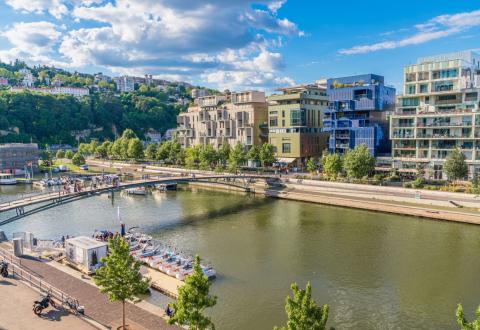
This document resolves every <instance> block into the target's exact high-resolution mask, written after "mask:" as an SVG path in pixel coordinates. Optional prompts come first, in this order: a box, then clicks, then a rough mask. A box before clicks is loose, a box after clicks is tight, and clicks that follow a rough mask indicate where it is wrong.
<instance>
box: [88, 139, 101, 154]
mask: <svg viewBox="0 0 480 330" xmlns="http://www.w3.org/2000/svg"><path fill="white" fill-rule="evenodd" d="M98 146H99V143H98V140H92V141H90V144H89V145H88V152H89V155H94V154H95V153H96V152H97V148H98Z"/></svg>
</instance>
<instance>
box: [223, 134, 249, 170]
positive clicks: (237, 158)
mask: <svg viewBox="0 0 480 330" xmlns="http://www.w3.org/2000/svg"><path fill="white" fill-rule="evenodd" d="M246 160H247V155H246V153H245V151H244V148H243V145H242V144H241V143H240V142H238V143H237V144H236V145H235V147H234V148H233V149H232V150H231V151H230V157H229V158H228V170H229V171H230V172H232V173H236V172H237V170H238V168H239V167H240V166H241V165H242V164H243V163H244V162H245V161H246Z"/></svg>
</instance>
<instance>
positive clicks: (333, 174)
mask: <svg viewBox="0 0 480 330" xmlns="http://www.w3.org/2000/svg"><path fill="white" fill-rule="evenodd" d="M322 164H323V172H324V173H325V174H326V175H327V177H329V178H332V179H336V178H337V177H338V174H340V172H341V171H342V167H343V162H342V157H340V155H339V154H329V153H327V154H325V155H324V156H323V157H322Z"/></svg>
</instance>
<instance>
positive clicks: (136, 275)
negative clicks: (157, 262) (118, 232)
mask: <svg viewBox="0 0 480 330" xmlns="http://www.w3.org/2000/svg"><path fill="white" fill-rule="evenodd" d="M109 251H110V253H109V255H108V256H107V257H104V258H102V262H103V263H104V266H103V267H101V268H100V269H98V270H97V272H96V274H95V277H94V278H93V279H94V281H95V284H96V285H98V286H99V287H100V291H101V292H102V293H106V294H107V295H108V299H109V300H110V301H112V302H113V301H120V302H122V307H123V308H122V311H123V317H122V324H123V327H122V329H126V328H125V325H126V324H125V303H126V301H127V300H132V299H134V298H135V296H136V295H139V294H142V293H145V292H146V291H147V290H148V288H149V279H145V278H144V277H143V276H142V274H141V273H140V266H141V264H140V262H138V261H136V260H135V259H134V258H133V257H132V256H131V255H130V249H129V246H128V243H127V241H126V240H125V239H124V238H123V237H120V236H117V237H116V238H114V239H111V240H110V242H109Z"/></svg>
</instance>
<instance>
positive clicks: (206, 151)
mask: <svg viewBox="0 0 480 330" xmlns="http://www.w3.org/2000/svg"><path fill="white" fill-rule="evenodd" d="M199 159H200V168H201V169H202V170H208V169H210V168H211V167H212V165H213V164H214V163H215V162H216V161H217V159H218V154H217V151H216V150H215V148H213V146H212V145H211V144H207V145H205V146H203V147H202V148H201V149H200V154H199Z"/></svg>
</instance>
